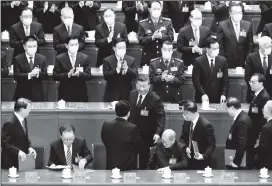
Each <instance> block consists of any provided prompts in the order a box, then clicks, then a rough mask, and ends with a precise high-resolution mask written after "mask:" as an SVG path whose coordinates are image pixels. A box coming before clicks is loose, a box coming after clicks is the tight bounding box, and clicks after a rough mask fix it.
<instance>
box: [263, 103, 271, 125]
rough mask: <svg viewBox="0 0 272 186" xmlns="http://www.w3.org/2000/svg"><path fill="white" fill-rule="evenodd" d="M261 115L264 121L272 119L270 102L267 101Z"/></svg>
mask: <svg viewBox="0 0 272 186" xmlns="http://www.w3.org/2000/svg"><path fill="white" fill-rule="evenodd" d="M263 115H264V118H265V119H267V120H268V119H272V100H269V101H267V102H266V104H265V105H264V109H263Z"/></svg>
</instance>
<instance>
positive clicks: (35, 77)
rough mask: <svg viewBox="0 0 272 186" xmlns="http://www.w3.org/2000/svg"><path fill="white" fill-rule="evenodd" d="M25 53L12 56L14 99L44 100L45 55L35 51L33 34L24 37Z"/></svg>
mask: <svg viewBox="0 0 272 186" xmlns="http://www.w3.org/2000/svg"><path fill="white" fill-rule="evenodd" d="M23 47H24V50H25V53H23V54H19V55H18V56H16V57H15V58H14V62H13V72H14V79H15V80H16V81H17V85H16V90H15V93H14V97H13V99H14V100H17V99H18V98H20V97H24V98H27V99H30V100H31V101H44V92H43V85H42V81H43V80H44V79H46V78H47V63H46V57H45V56H43V55H41V54H38V53H36V52H37V48H38V41H37V39H36V37H34V36H27V37H25V38H24V41H23Z"/></svg>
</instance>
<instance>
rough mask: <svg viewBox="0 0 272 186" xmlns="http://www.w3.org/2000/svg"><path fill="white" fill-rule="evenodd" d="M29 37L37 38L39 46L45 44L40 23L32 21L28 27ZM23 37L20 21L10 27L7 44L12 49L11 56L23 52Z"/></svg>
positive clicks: (23, 31)
mask: <svg viewBox="0 0 272 186" xmlns="http://www.w3.org/2000/svg"><path fill="white" fill-rule="evenodd" d="M30 35H33V36H36V37H37V39H38V45H39V46H41V45H43V44H45V39H44V32H43V29H42V25H41V24H40V23H38V22H35V21H32V23H31V25H30ZM25 37H26V35H25V30H24V27H23V24H22V22H21V21H20V22H18V23H16V24H14V25H12V27H11V28H10V33H9V43H10V46H11V47H12V48H14V53H13V56H17V55H18V54H21V53H24V52H25V50H24V48H23V40H24V38H25Z"/></svg>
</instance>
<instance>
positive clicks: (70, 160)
mask: <svg viewBox="0 0 272 186" xmlns="http://www.w3.org/2000/svg"><path fill="white" fill-rule="evenodd" d="M66 163H67V165H72V153H71V146H69V147H67V154H66Z"/></svg>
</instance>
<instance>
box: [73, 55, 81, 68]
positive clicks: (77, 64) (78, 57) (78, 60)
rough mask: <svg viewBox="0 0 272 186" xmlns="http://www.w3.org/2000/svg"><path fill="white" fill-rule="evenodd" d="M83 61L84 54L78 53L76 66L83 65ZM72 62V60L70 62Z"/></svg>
mask: <svg viewBox="0 0 272 186" xmlns="http://www.w3.org/2000/svg"><path fill="white" fill-rule="evenodd" d="M81 61H82V56H81V55H80V54H79V53H77V56H76V62H75V68H76V67H79V65H80V66H81V67H82V66H83V65H82V64H81ZM70 63H71V62H70Z"/></svg>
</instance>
